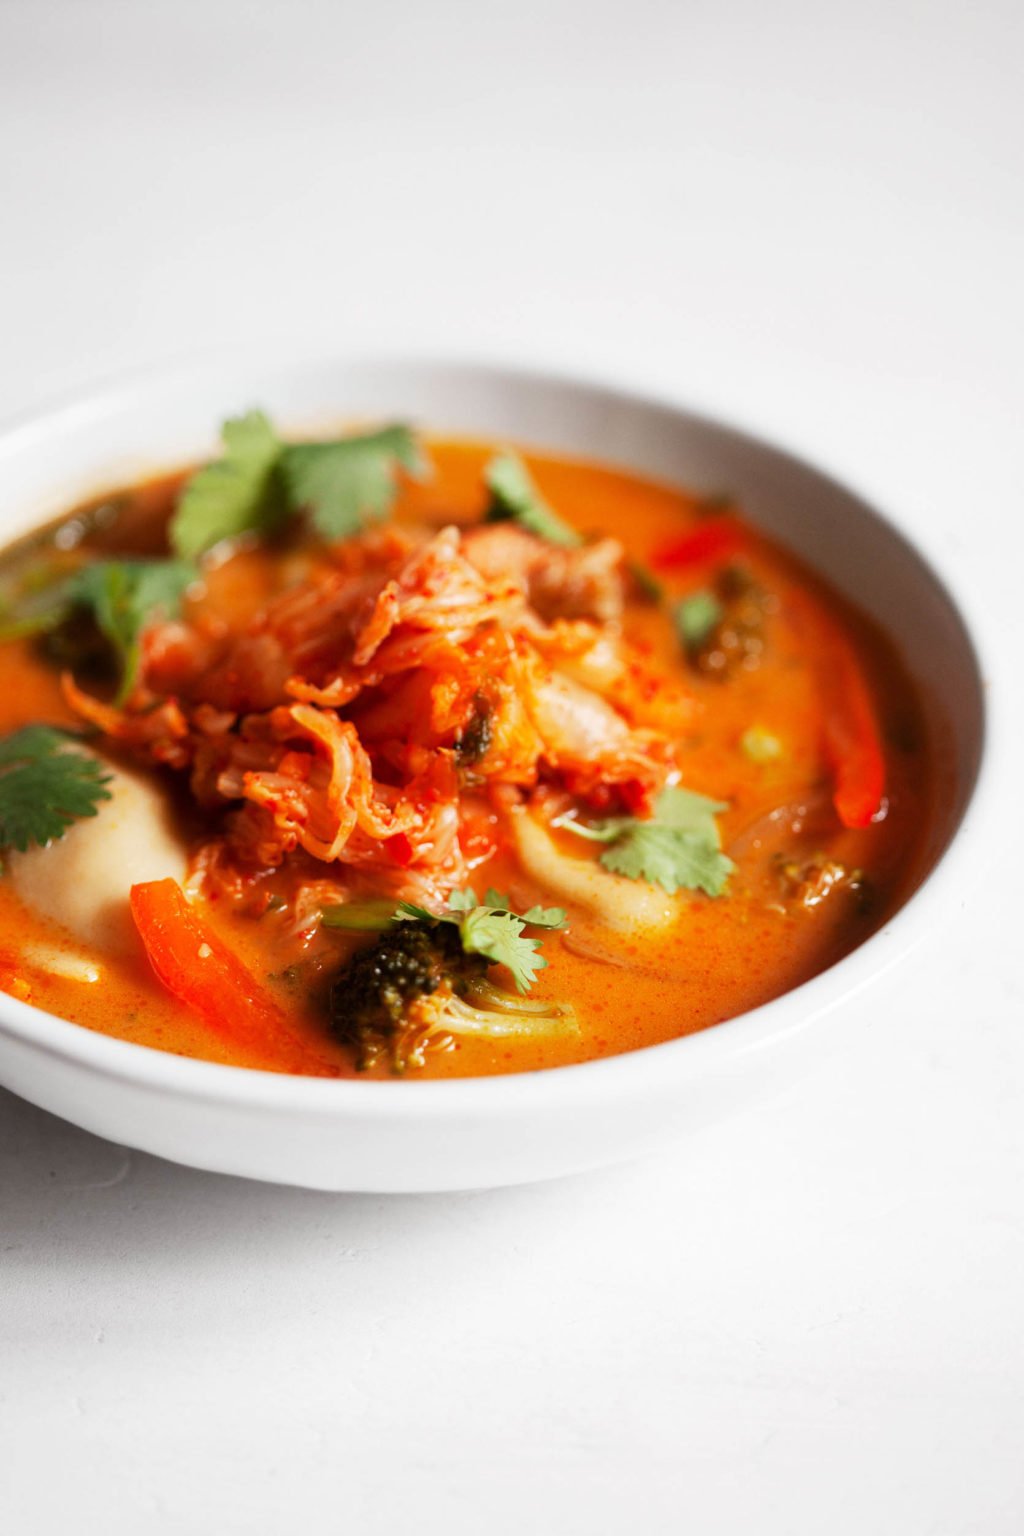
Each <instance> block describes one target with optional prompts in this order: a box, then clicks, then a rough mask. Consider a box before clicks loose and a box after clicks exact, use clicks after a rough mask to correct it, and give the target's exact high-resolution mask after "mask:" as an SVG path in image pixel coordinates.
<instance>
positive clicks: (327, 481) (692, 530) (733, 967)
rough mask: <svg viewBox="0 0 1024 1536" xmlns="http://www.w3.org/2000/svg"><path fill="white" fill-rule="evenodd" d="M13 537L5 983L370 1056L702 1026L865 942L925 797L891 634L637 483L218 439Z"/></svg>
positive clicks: (917, 842)
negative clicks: (211, 454)
mask: <svg viewBox="0 0 1024 1536" xmlns="http://www.w3.org/2000/svg"><path fill="white" fill-rule="evenodd" d="M223 438H224V442H223V452H222V455H221V457H220V458H218V459H216V460H214V461H213V462H211V463H210V464H207V465H204V466H202V467H200V468H199V469H197V470H194V471H191V472H189V473H186V474H183V473H178V474H175V475H171V476H165V477H162V478H159V479H155V480H151V481H148V482H146V483H145V484H143V485H141V486H138V487H134V488H128V489H126V490H124V491H122V492H119V493H117V494H116V495H113V496H107V497H104V498H103V499H102V500H100V501H94V502H92V503H90V504H88V505H87V506H85V507H82V508H79V509H77V510H76V511H74V512H73V513H71V514H69V516H68V517H67V518H65V519H62V520H61V522H60V523H59V524H56V525H53V526H50V527H48V528H46V529H43V530H41V531H40V532H39V533H38V534H36V535H33V536H32V537H31V538H30V539H28V540H22V541H21V542H20V543H19V544H18V545H16V546H13V547H12V548H11V549H9V550H8V551H7V552H6V554H5V555H4V556H3V557H0V598H2V603H3V608H2V610H0V638H2V644H3V651H4V655H5V661H6V667H7V672H6V676H7V678H8V688H7V690H6V696H5V697H4V699H3V700H2V701H0V714H2V720H0V726H2V729H3V731H4V733H5V734H4V736H3V740H2V741H0V841H2V842H3V843H4V844H5V845H6V848H7V850H8V852H7V854H6V855H5V871H6V873H5V876H4V878H3V879H2V880H0V908H2V915H3V919H4V931H5V934H6V935H7V937H6V938H5V940H4V948H3V951H2V952H0V983H2V984H3V985H4V986H5V987H6V988H7V990H9V991H12V992H14V993H15V994H16V995H18V996H21V997H23V998H26V999H28V1000H29V1001H33V1002H36V1003H38V1004H40V1005H41V1006H44V1007H46V1008H49V1009H50V1010H51V1011H54V1012H56V1013H58V1014H62V1015H63V1016H64V1017H67V1018H69V1019H72V1020H75V1021H77V1022H79V1023H82V1024H84V1025H87V1026H88V1027H90V1028H94V1029H100V1030H104V1031H106V1032H108V1033H112V1034H116V1035H120V1036H122V1037H123V1038H125V1039H129V1040H133V1041H136V1042H138V1043H142V1044H147V1045H151V1046H153V1045H155V1046H158V1047H161V1048H164V1049H170V1050H173V1051H178V1052H181V1053H185V1054H191V1055H195V1056H200V1057H204V1058H207V1059H210V1060H215V1061H222V1062H229V1063H233V1064H236V1065H244V1066H255V1067H262V1068H265V1069H271V1070H279V1071H292V1072H304V1073H312V1074H315V1075H326V1076H331V1075H351V1074H353V1073H363V1074H370V1075H374V1076H380V1077H393V1076H396V1075H400V1076H406V1077H434V1076H443V1075H472V1074H481V1073H490V1072H504V1071H516V1070H526V1069H534V1068H537V1067H542V1066H554V1065H563V1064H568V1063H571V1062H575V1061H582V1060H586V1059H589V1058H592V1057H594V1056H599V1055H603V1054H609V1053H613V1052H617V1051H622V1050H627V1049H631V1048H635V1047H638V1046H641V1045H647V1044H653V1043H655V1042H658V1041H662V1040H665V1039H669V1038H672V1037H674V1036H677V1035H682V1034H686V1033H689V1032H692V1031H694V1030H698V1029H702V1028H704V1027H706V1026H708V1025H710V1024H714V1023H716V1022H719V1021H721V1020H723V1019H726V1018H729V1017H731V1016H733V1015H735V1014H737V1013H739V1012H742V1011H744V1010H745V1009H747V1008H749V1007H751V1006H753V1005H756V1004H757V1003H759V1002H762V1001H765V1000H767V999H768V998H771V997H773V996H776V995H777V994H778V993H780V992H782V991H784V990H786V989H788V988H790V987H793V986H795V985H797V984H799V983H800V982H801V981H803V980H805V979H806V978H807V977H809V976H811V975H813V974H814V973H815V972H817V971H819V970H821V969H823V968H824V967H825V966H827V965H829V964H831V963H833V962H834V961H835V960H836V959H837V958H839V957H840V956H841V955H842V954H844V953H845V952H846V951H847V950H849V949H850V948H852V947H853V946H854V945H856V944H857V943H859V942H861V941H862V939H863V938H865V937H866V936H867V935H868V934H869V933H870V932H872V931H873V929H874V928H876V927H877V926H878V925H879V923H880V922H881V921H883V920H884V918H885V916H886V915H887V914H888V912H890V911H891V910H892V908H893V906H894V905H895V904H897V903H898V902H899V900H900V899H902V896H903V894H905V892H906V890H907V889H908V888H909V886H910V885H911V884H912V882H913V879H914V876H915V870H916V868H917V861H918V857H919V850H920V847H921V844H922V839H923V836H924V832H925V828H926V825H927V818H928V807H929V804H930V796H931V793H932V783H933V778H934V772H933V763H932V753H931V752H930V750H929V744H928V735H927V730H926V728H925V723H924V720H925V717H924V712H923V710H922V707H921V702H920V700H919V699H918V698H917V697H916V696H915V692H914V690H913V688H912V686H911V684H910V682H909V681H908V679H907V677H906V675H905V674H904V672H903V669H902V668H901V666H900V663H899V660H898V657H897V656H896V655H895V654H894V652H893V650H892V648H891V646H890V645H889V643H888V642H887V640H886V639H885V637H884V636H882V635H881V634H879V633H878V632H877V630H875V629H874V628H873V627H872V626H871V625H870V624H869V623H868V621H867V620H866V619H865V618H864V617H863V616H861V615H860V614H859V613H857V612H856V611H855V610H853V609H852V608H851V607H850V606H849V605H848V604H847V603H846V602H845V601H844V600H842V599H841V598H840V597H839V596H838V594H837V593H835V592H834V591H832V590H831V589H830V588H828V587H827V586H826V585H825V584H824V583H823V582H822V581H821V580H820V579H818V578H817V577H815V576H813V575H812V574H811V573H810V572H809V571H808V570H806V569H805V568H804V567H803V566H802V565H801V564H800V562H799V557H798V552H784V551H782V550H781V549H779V548H778V547H777V546H775V545H774V544H773V543H772V542H771V541H770V540H769V539H768V538H766V537H765V536H764V535H763V534H761V533H760V532H758V531H757V529H756V528H755V527H754V526H753V525H751V524H750V523H748V522H747V521H746V520H745V518H744V517H743V514H742V510H741V508H740V507H739V506H738V505H737V504H736V503H735V502H734V500H732V499H731V498H730V497H729V496H728V495H727V494H723V493H722V492H721V491H719V489H718V488H715V491H716V494H714V495H712V494H709V493H705V494H703V495H695V494H690V493H686V492H683V491H680V490H676V489H672V488H669V487H666V486H662V485H657V484H654V483H652V482H650V481H647V480H644V479H642V478H640V477H637V476H634V475H630V474H627V473H625V472H622V471H618V470H613V469H610V468H605V467H602V466H596V465H592V464H589V463H583V462H578V461H572V460H565V459H553V458H545V457H541V456H538V455H525V456H524V455H520V454H519V453H516V452H513V451H511V450H510V449H508V448H507V447H505V446H504V445H499V444H496V445H488V444H478V443H468V442H440V441H439V442H431V443H429V445H427V446H426V447H425V446H424V445H423V444H422V443H421V442H420V441H419V440H418V439H417V438H416V437H415V436H414V435H413V433H412V432H411V431H410V430H409V429H408V428H406V427H404V426H385V427H383V428H375V429H374V430H372V431H364V432H349V433H347V434H343V435H340V436H339V437H337V438H332V439H330V440H326V441H318V442H293V441H285V440H284V439H283V438H282V437H280V436H279V435H278V433H277V431H276V430H275V428H274V427H273V425H272V424H271V423H270V421H269V420H268V419H267V417H266V416H264V415H263V414H262V413H260V412H255V411H254V412H250V413H249V414H248V415H246V416H243V417H240V418H236V419H234V420H232V421H229V422H228V423H227V424H226V425H225V428H224V433H223Z"/></svg>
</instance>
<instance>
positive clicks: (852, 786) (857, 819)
mask: <svg viewBox="0 0 1024 1536" xmlns="http://www.w3.org/2000/svg"><path fill="white" fill-rule="evenodd" d="M786 604H787V606H788V607H790V608H791V609H793V610H795V612H796V613H797V614H798V616H799V619H800V623H801V627H802V629H803V631H804V642H805V644H806V645H807V647H808V648H809V649H810V650H811V654H812V656H813V658H814V664H815V668H816V671H817V675H818V686H819V689H820V691H821V700H822V710H823V720H822V746H823V748H824V752H825V759H826V761H827V763H828V766H829V768H830V769H831V772H832V776H833V780H834V784H833V789H832V803H833V805H834V806H835V808H836V814H837V816H838V817H839V820H840V821H841V822H842V824H843V826H844V827H851V828H853V827H869V826H870V825H871V823H872V822H873V821H874V820H875V818H876V817H877V816H878V815H879V812H880V811H881V810H882V808H883V806H884V805H885V752H884V750H883V748H882V733H881V731H880V729H879V725H878V717H877V715H876V713H875V706H874V701H873V700H872V697H871V689H870V688H869V686H868V681H867V678H866V677H865V676H864V672H863V669H862V668H861V665H860V662H859V660H858V659H857V653H856V651H855V650H854V648H853V646H852V645H851V644H850V641H849V640H848V639H847V638H846V636H845V635H844V634H843V632H842V630H841V629H840V628H839V626H838V625H837V624H834V623H833V622H832V620H831V619H830V618H829V617H828V616H827V615H826V614H823V613H821V612H820V611H819V610H818V609H816V608H814V607H812V605H811V604H810V602H809V601H807V599H806V598H805V597H804V596H803V594H802V593H799V592H796V591H791V592H789V593H787V595H786Z"/></svg>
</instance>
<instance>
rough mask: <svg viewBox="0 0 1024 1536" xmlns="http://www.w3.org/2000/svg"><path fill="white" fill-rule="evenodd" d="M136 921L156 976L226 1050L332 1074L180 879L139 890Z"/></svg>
mask: <svg viewBox="0 0 1024 1536" xmlns="http://www.w3.org/2000/svg"><path fill="white" fill-rule="evenodd" d="M129 901H130V905H131V911H132V917H133V918H134V919H135V926H136V928H137V929H138V930H139V934H140V937H141V939H142V942H143V944H144V945H145V949H146V954H147V956H148V957H149V962H150V964H151V965H152V967H153V969H154V971H155V972H156V974H157V976H158V977H159V978H160V980H161V981H162V982H163V984H164V986H165V987H166V988H167V990H168V991H169V992H173V994H174V996H175V997H176V998H178V999H179V1001H181V1002H183V1003H184V1004H185V1005H186V1006H187V1007H189V1008H191V1009H193V1010H194V1012H196V1013H198V1014H199V1015H200V1016H201V1017H202V1018H203V1020H204V1021H205V1023H206V1024H207V1025H208V1026H209V1028H210V1029H211V1030H212V1031H213V1033H214V1034H216V1035H218V1036H219V1037H220V1039H222V1040H224V1041H226V1042H227V1043H228V1044H230V1045H233V1046H237V1047H241V1048H242V1049H243V1050H245V1051H252V1052H254V1053H255V1054H257V1055H259V1056H262V1057H264V1058H266V1059H270V1060H272V1061H275V1062H278V1063H282V1064H283V1062H284V1061H286V1062H287V1065H288V1067H289V1069H290V1070H294V1071H297V1072H307V1073H311V1074H313V1075H314V1076H325V1075H328V1076H329V1075H333V1074H334V1072H335V1068H333V1067H332V1066H331V1065H330V1064H329V1063H327V1062H325V1061H321V1060H320V1058H319V1057H317V1056H315V1055H314V1054H313V1053H312V1052H311V1051H309V1050H307V1048H306V1046H305V1045H304V1044H303V1042H302V1041H301V1040H299V1039H298V1037H297V1036H296V1035H295V1034H294V1032H293V1030H292V1028H291V1026H290V1024H289V1023H288V1020H287V1019H286V1017H285V1015H284V1013H283V1012H282V1011H281V1009H280V1008H279V1007H278V1006H277V1004H276V1003H275V1002H274V1001H273V999H272V998H270V997H268V996H267V994H266V993H265V992H264V991H263V989H262V987H261V986H260V985H259V983H258V982H257V981H256V979H255V977H254V976H253V975H252V974H251V973H250V972H249V971H248V970H247V969H246V967H245V966H244V965H243V964H242V962H241V960H239V958H238V956H237V955H236V954H235V953H234V952H233V951H232V950H230V949H229V948H228V946H227V945H226V944H225V943H224V942H223V940H221V939H220V938H218V936H217V934H215V933H214V932H213V930H212V928H210V927H209V925H208V924H207V923H204V922H203V920H202V918H201V917H200V916H199V915H198V913H197V912H196V911H195V909H194V908H193V907H191V906H190V905H189V903H188V902H187V901H186V900H185V894H184V892H183V891H182V889H181V886H180V885H179V884H178V882H177V881H176V880H147V881H145V882H144V883H142V884H140V885H133V886H132V888H131V894H130V897H129Z"/></svg>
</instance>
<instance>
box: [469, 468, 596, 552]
mask: <svg viewBox="0 0 1024 1536" xmlns="http://www.w3.org/2000/svg"><path fill="white" fill-rule="evenodd" d="M484 484H485V485H486V487H487V489H488V491H489V492H490V496H491V499H490V503H489V505H488V507H487V511H486V512H485V513H484V522H486V523H504V522H514V523H518V524H519V526H520V527H521V528H526V529H527V530H528V531H529V532H530V533H535V534H537V535H538V537H539V538H542V539H547V541H548V543H549V544H561V545H563V546H564V547H565V548H567V549H573V548H575V547H576V546H578V545H580V544H582V543H583V536H582V534H579V533H577V532H576V529H575V528H571V527H570V526H569V524H568V523H566V522H563V520H562V519H561V518H560V517H559V516H558V513H557V512H555V511H553V510H552V508H551V507H549V506H548V504H547V502H546V501H545V500H544V498H543V496H542V495H541V494H540V492H539V491H538V489H537V487H536V486H535V485H534V483H533V480H532V479H531V477H530V472H529V470H528V469H527V468H526V465H525V464H524V463H523V461H522V459H521V458H520V457H519V455H518V454H517V453H499V454H498V455H497V457H496V458H493V459H491V461H490V463H489V464H488V465H487V468H486V469H485V470H484Z"/></svg>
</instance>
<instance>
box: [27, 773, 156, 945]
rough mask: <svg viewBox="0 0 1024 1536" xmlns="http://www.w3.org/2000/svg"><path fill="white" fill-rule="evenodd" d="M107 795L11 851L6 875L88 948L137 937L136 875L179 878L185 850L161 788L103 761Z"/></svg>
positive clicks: (125, 942) (38, 908) (40, 910)
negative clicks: (56, 834)
mask: <svg viewBox="0 0 1024 1536" xmlns="http://www.w3.org/2000/svg"><path fill="white" fill-rule="evenodd" d="M110 774H111V777H110V782H109V783H108V785H107V788H108V789H109V791H110V799H109V800H103V801H101V802H100V805H99V808H98V810H97V814H96V815H95V816H89V817H86V818H84V819H83V820H81V821H76V822H75V823H74V824H73V825H72V826H70V827H69V828H68V830H67V832H66V833H65V834H64V836H63V837H62V838H60V839H58V840H57V841H56V842H53V843H49V844H47V846H46V847H45V848H30V849H29V850H28V852H27V853H11V854H10V855H9V856H8V858H7V860H6V863H7V868H8V871H9V878H10V880H11V882H12V884H13V885H14V889H15V890H16V892H17V893H18V896H19V897H20V898H21V900H22V901H23V902H24V903H25V905H26V906H28V907H31V908H33V909H34V910H35V911H36V912H38V913H39V914H40V915H41V916H44V917H50V918H53V919H54V920H55V921H56V922H58V923H61V924H62V925H63V927H64V928H66V929H67V930H68V932H69V933H72V934H74V935H75V937H76V938H77V939H79V940H80V941H81V942H82V943H83V944H84V945H86V946H87V947H88V948H89V950H90V951H92V952H93V953H99V954H103V955H108V956H114V955H118V954H125V953H128V952H129V951H130V950H131V949H132V948H134V946H135V944H136V942H137V940H136V935H135V925H134V923H133V922H132V917H131V912H130V911H129V908H128V892H129V890H130V889H131V887H132V886H133V885H135V884H136V883H137V882H138V881H142V880H162V879H164V878H165V877H166V876H168V875H170V876H172V877H173V878H174V879H176V880H181V879H182V878H183V877H184V875H185V868H186V857H185V848H184V845H183V843H182V840H181V838H180V837H179V836H177V835H176V833H175V831H174V828H173V826H172V824H171V817H170V814H169V810H168V806H167V803H166V800H165V798H164V796H163V795H162V794H161V792H160V790H159V788H157V787H154V785H153V784H152V783H151V782H150V781H149V780H147V779H145V778H142V777H141V776H139V775H138V774H135V773H129V772H126V771H125V770H124V769H121V768H116V769H115V768H111V769H110Z"/></svg>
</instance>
